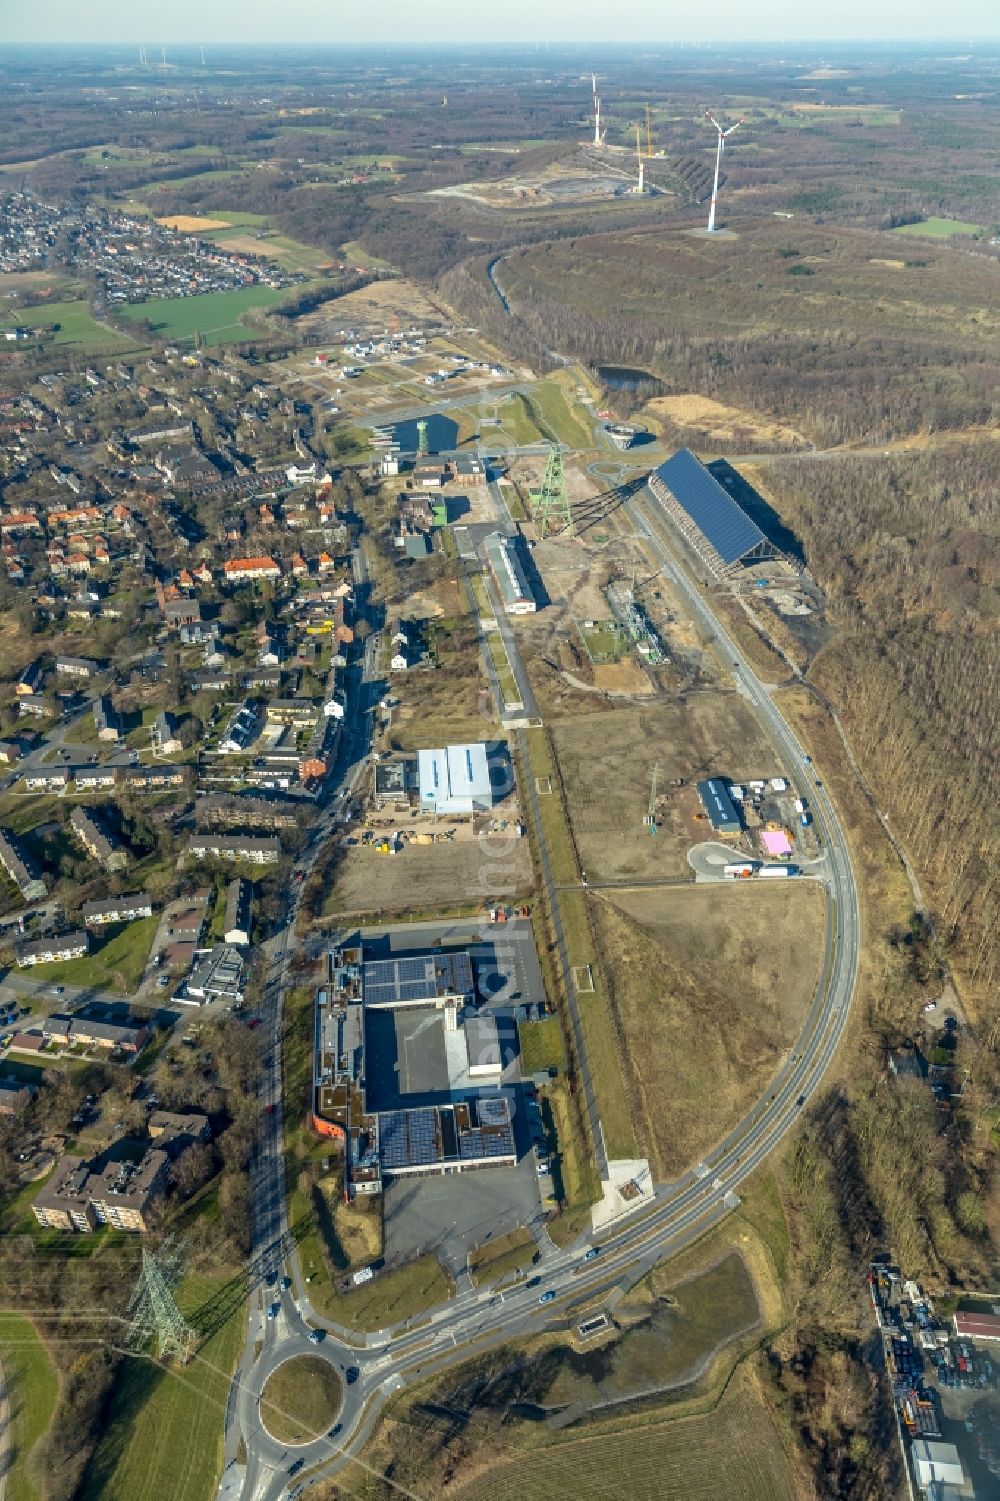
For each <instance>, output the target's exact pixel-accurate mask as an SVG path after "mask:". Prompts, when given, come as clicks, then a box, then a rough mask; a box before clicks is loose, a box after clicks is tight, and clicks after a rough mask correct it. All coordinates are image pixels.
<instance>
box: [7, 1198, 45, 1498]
mask: <svg viewBox="0 0 1000 1501" xmlns="http://www.w3.org/2000/svg"><path fill="white" fill-rule="evenodd" d="M36 1186H37V1185H35V1184H32V1188H33V1189H34V1188H35V1187H36ZM0 1362H2V1364H3V1372H4V1376H5V1378H6V1381H7V1388H8V1394H9V1399H10V1408H11V1416H10V1434H9V1438H10V1446H11V1465H10V1469H9V1470H7V1472H6V1476H5V1479H6V1490H5V1492H4V1496H5V1501H42V1498H43V1497H44V1496H45V1495H46V1491H45V1489H44V1487H43V1485H42V1483H41V1482H40V1481H39V1482H36V1480H35V1477H34V1474H33V1470H32V1464H31V1458H32V1453H31V1451H32V1449H33V1448H34V1446H35V1444H37V1442H38V1440H39V1439H40V1438H41V1436H42V1434H43V1433H44V1432H45V1430H46V1429H47V1428H48V1426H49V1423H50V1421H51V1419H52V1413H53V1410H54V1409H55V1405H56V1397H57V1396H58V1394H59V1378H58V1376H57V1375H56V1371H55V1368H54V1366H53V1364H52V1361H51V1360H50V1359H49V1355H48V1351H47V1350H46V1348H45V1346H44V1345H43V1344H42V1341H41V1340H40V1339H39V1337H38V1331H37V1330H36V1329H35V1326H34V1324H33V1323H32V1322H31V1320H30V1319H28V1318H25V1317H24V1316H23V1315H21V1314H15V1313H0Z"/></svg>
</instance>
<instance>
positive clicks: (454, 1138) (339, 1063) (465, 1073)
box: [313, 945, 517, 1195]
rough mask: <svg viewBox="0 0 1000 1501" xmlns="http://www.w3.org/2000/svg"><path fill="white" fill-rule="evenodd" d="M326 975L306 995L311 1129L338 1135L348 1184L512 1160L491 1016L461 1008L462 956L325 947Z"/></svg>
mask: <svg viewBox="0 0 1000 1501" xmlns="http://www.w3.org/2000/svg"><path fill="white" fill-rule="evenodd" d="M329 973H330V982H329V984H327V985H325V986H323V987H322V988H321V989H320V991H319V992H318V994H317V997H316V1017H315V1034H314V1047H313V1085H314V1103H313V1127H314V1129H315V1130H316V1131H317V1132H318V1133H319V1134H320V1135H321V1136H328V1137H335V1138H337V1139H340V1140H343V1141H344V1142H345V1152H344V1162H345V1188H346V1189H347V1191H348V1192H349V1193H350V1194H352V1195H353V1194H370V1193H378V1192H380V1191H381V1188H382V1183H383V1181H384V1179H386V1178H389V1177H400V1176H411V1175H418V1174H419V1175H424V1174H428V1173H453V1172H462V1171H465V1170H467V1169H470V1168H477V1167H491V1166H499V1165H503V1164H512V1163H514V1162H516V1161H517V1151H516V1146H515V1140H514V1129H513V1112H512V1108H511V1102H510V1099H509V1098H508V1095H507V1094H506V1093H502V1092H501V1091H500V1089H499V1087H498V1086H499V1085H500V1082H501V1079H502V1075H503V1068H504V1065H503V1052H502V1049H501V1045H500V1038H499V1034H498V1030H497V1023H496V1021H495V1020H494V1018H493V1017H492V1016H479V1015H477V1014H475V1012H473V1011H472V1008H471V1006H470V1005H469V1003H470V1002H471V1001H472V999H473V995H474V992H475V985H474V979H473V970H472V960H471V958H470V956H469V954H468V953H467V952H465V951H464V950H450V951H449V950H444V951H440V952H436V953H434V954H429V955H423V954H420V955H416V954H410V955H400V956H398V957H391V958H378V959H370V960H366V959H365V957H364V952H363V949H362V947H361V946H360V945H352V946H350V947H345V948H341V949H337V950H334V951H333V952H332V953H331V954H330V956H329ZM442 1012H443V1016H442ZM383 1046H385V1047H387V1048H388V1049H389V1050H390V1051H389V1052H388V1053H383V1052H382V1049H383ZM397 1057H398V1063H394V1061H393V1060H394V1059H396V1058H397ZM387 1080H389V1081H390V1082H389V1084H388V1086H387V1083H386V1081H387Z"/></svg>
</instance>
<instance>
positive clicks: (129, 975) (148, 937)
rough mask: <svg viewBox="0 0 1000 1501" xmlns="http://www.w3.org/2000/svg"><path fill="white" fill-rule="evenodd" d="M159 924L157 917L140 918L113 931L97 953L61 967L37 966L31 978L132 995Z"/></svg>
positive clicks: (54, 965)
mask: <svg viewBox="0 0 1000 1501" xmlns="http://www.w3.org/2000/svg"><path fill="white" fill-rule="evenodd" d="M158 921H159V919H158V918H157V917H156V916H155V915H154V916H153V917H140V918H139V920H138V922H131V923H125V924H123V925H121V926H119V927H117V928H113V929H112V930H111V932H112V936H111V937H110V938H108V939H106V940H105V942H104V944H103V946H102V947H101V948H99V949H97V950H96V951H95V952H94V953H91V954H85V955H84V956H83V958H82V959H67V960H65V961H63V962H61V963H59V964H38V965H36V966H35V968H34V969H33V970H32V974H33V975H36V976H37V977H38V979H39V980H44V981H46V982H51V983H53V984H60V985H78V986H81V987H86V986H90V985H93V986H95V987H96V988H98V989H101V990H120V991H121V992H122V993H123V994H124V995H131V994H132V992H133V991H134V990H135V989H136V988H137V986H138V984H139V981H140V980H141V979H142V972H143V970H144V969H145V966H146V960H147V959H148V958H149V951H150V948H151V947H152V943H153V939H154V938H155V936H156V925H157V922H158Z"/></svg>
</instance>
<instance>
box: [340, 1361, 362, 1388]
mask: <svg viewBox="0 0 1000 1501" xmlns="http://www.w3.org/2000/svg"><path fill="white" fill-rule="evenodd" d="M360 1375H361V1372H360V1370H359V1369H358V1367H357V1366H356V1365H349V1366H348V1367H347V1370H346V1371H345V1372H344V1380H345V1381H346V1382H347V1384H348V1386H353V1385H354V1383H355V1381H357V1379H358V1377H359V1376H360Z"/></svg>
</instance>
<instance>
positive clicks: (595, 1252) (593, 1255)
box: [583, 1246, 601, 1261]
mask: <svg viewBox="0 0 1000 1501" xmlns="http://www.w3.org/2000/svg"><path fill="white" fill-rule="evenodd" d="M600 1254H601V1248H600V1246H591V1248H590V1250H589V1251H588V1252H587V1254H586V1256H584V1258H583V1259H584V1261H596V1260H597V1258H598V1256H600Z"/></svg>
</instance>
